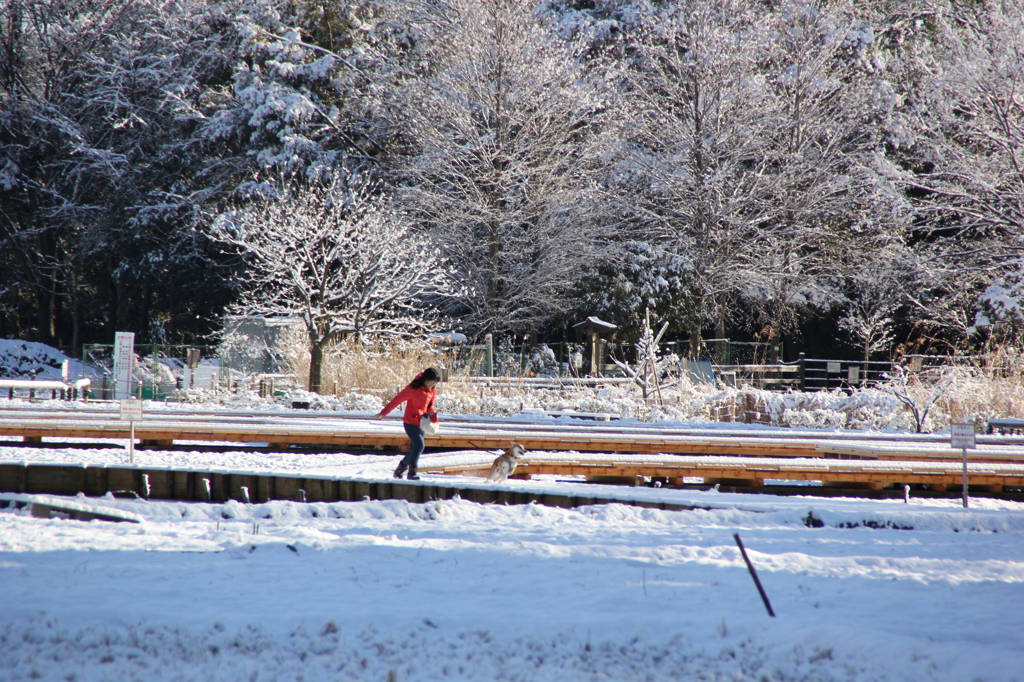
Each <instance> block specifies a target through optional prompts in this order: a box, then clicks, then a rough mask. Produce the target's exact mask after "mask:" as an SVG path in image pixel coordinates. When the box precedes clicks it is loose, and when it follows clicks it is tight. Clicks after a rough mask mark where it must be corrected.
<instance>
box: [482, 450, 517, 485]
mask: <svg viewBox="0 0 1024 682" xmlns="http://www.w3.org/2000/svg"><path fill="white" fill-rule="evenodd" d="M525 454H526V448H524V447H523V446H522V445H520V444H519V443H512V445H510V446H509V447H507V448H505V453H504V454H502V455H499V456H498V457H497V458H496V459H495V460H494V464H492V465H491V473H489V474H487V480H488V481H489V482H491V483H504V482H505V479H507V478H508V477H509V476H511V475H512V474H513V473H515V470H516V466H517V465H518V464H519V460H520V459H522V458H523V455H525Z"/></svg>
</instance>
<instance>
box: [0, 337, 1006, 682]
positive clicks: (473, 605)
mask: <svg viewBox="0 0 1024 682" xmlns="http://www.w3.org/2000/svg"><path fill="white" fill-rule="evenodd" d="M28 350H36V351H38V350H39V349H26V350H24V352H23V351H22V350H18V353H21V354H22V355H27V354H29V353H28ZM40 352H41V351H40ZM37 355H38V353H37ZM19 357H21V355H19ZM57 359H59V358H56V359H53V360H52V361H51V360H47V361H46V362H41V363H39V364H40V365H46V367H47V368H48V369H47V370H46V372H42V371H40V372H34V371H33V372H32V374H34V375H36V376H45V375H47V373H52V371H53V366H54V365H56V366H59V363H56V360H57ZM210 397H211V396H204V395H202V394H201V392H196V394H195V395H194V396H190V397H189V399H190V400H195V401H201V404H195V405H192V406H190V407H194V408H195V409H198V410H203V411H214V412H215V411H221V410H225V409H227V408H235V409H249V410H255V411H269V412H274V411H277V412H280V411H283V410H285V409H286V408H285V407H283V406H281V405H277V404H269V403H265V402H259V401H257V400H253V399H252V397H251V396H248V397H247V396H239V397H233V398H230V400H228V401H227V402H225V401H224V400H223V399H219V403H220V404H213V403H212V402H210V401H208V400H207V399H208V398H210ZM840 398H841V397H840V396H837V397H835V400H839V399H840ZM852 398H855V399H857V400H859V401H860V402H859V403H851V405H852V406H851V407H849V408H846V407H843V408H842V409H845V410H847V412H848V413H849V418H846V417H844V419H846V421H843V420H838V421H837V420H833V419H831V418H830V419H825V420H824V421H822V420H820V419H819V420H818V421H822V423H823V424H824V425H826V426H830V428H832V429H835V428H837V424H838V423H839V422H842V423H844V424H850V423H852V422H853V421H856V422H857V423H861V424H869V423H870V424H876V425H877V424H881V423H884V424H890V423H892V421H891V420H890V419H889V417H888V416H887V414H886V412H885V410H886V409H891V403H887V402H886V401H883V400H879V399H876V397H874V396H867V395H863V396H861V397H859V398H858V397H857V396H853V397H852ZM620 399H621V400H625V399H626V398H624V397H623V396H621V395H620V394H619V393H615V395H612V394H610V393H609V394H603V395H602V394H595V395H592V396H589V397H587V396H583V397H582V398H581V399H580V402H579V403H573V404H567V405H564V406H559V405H548V404H538V405H531V404H530V400H531V397H530V396H522V397H520V396H502V397H500V399H499V398H492V399H490V401H491V403H494V404H491V405H490V407H489V408H488V409H493V410H494V411H496V412H497V413H504V412H507V411H508V410H512V411H520V410H522V409H523V408H524V407H526V408H529V407H535V408H542V409H563V407H565V408H568V409H577V410H584V411H586V410H589V411H595V410H599V411H611V412H615V413H617V414H619V415H620V416H623V417H626V416H628V415H630V414H634V413H636V411H635V409H634V408H632V407H630V406H629V405H626V404H625V403H623V405H621V406H620V405H618V404H617V403H612V402H609V401H610V400H620ZM816 399H819V398H816ZM828 399H829V397H828V396H821V397H820V400H822V401H825V400H828ZM498 400H500V401H504V402H502V403H501V404H500V405H498V404H497V401H498ZM781 400H795V398H794V397H792V396H790V397H782V398H781V399H780V401H781ZM336 402H337V401H336ZM379 403H380V398H379V397H378V396H357V395H353V396H349V397H348V398H346V399H345V400H343V401H341V402H340V403H338V404H331V405H325V406H324V407H325V408H327V409H347V410H361V411H364V412H366V413H367V414H372V412H373V411H374V410H376V409H379ZM0 404H2V405H0V406H2V407H6V408H15V409H18V410H20V409H25V408H26V407H27V404H26V403H25V401H20V400H14V401H4V400H2V399H0ZM97 407H98V405H97V404H96V403H92V404H90V405H89V406H84V405H82V404H77V405H69V404H61V403H58V402H56V401H54V402H46V403H35V404H33V406H32V408H33V409H42V410H57V409H62V410H63V409H81V410H84V409H90V410H92V409H97ZM181 407H182V406H181V405H179V406H178V407H177V408H173V407H172V406H164V405H161V404H156V403H154V404H152V405H148V407H147V410H152V411H153V412H160V411H164V412H167V413H168V414H169V413H170V412H171V411H172V410H173V409H180V408H181ZM454 407H455V401H454V400H453V401H452V404H451V406H450V411H452V412H455V411H456V410H455V409H454ZM811 407H813V408H814V409H815V410H819V411H821V410H826V411H828V410H831V411H830V412H828V414H832V413H836V414H839V412H837V411H836V410H835V409H834V407H835V404H834V403H829V404H825V403H824V402H822V405H821V406H813V405H812V406H811ZM620 408H621V409H620ZM783 408H785V409H786V410H795V409H796V407H793V406H787V405H785V404H783V403H782V402H780V403H779V409H778V411H779V413H780V414H782V412H783ZM110 409H114V408H113V407H111V408H110ZM772 409H775V408H772ZM802 409H804V408H802ZM690 412H692V413H693V414H697V413H698V412H699V410H690ZM682 413H683V411H680V414H682ZM805 413H806V414H808V415H812V416H813V414H817V413H812V412H806V409H805ZM861 413H863V415H864V416H857V418H856V419H854V416H856V415H859V414H861ZM822 414H824V412H822ZM843 414H847V413H846V412H844V413H843ZM665 416H666V415H662V418H664V417H665ZM667 416H669V417H673V415H667ZM678 416H679V415H675V416H674V418H678ZM535 418H536V419H537V420H539V421H541V422H543V423H544V424H545V427H547V426H549V425H551V424H552V423H553V422H555V423H557V422H558V421H560V420H554V419H550V418H548V417H545V416H543V415H535ZM815 419H818V418H817V417H815ZM887 420H888V421H887ZM804 421H806V420H804ZM812 421H813V420H812ZM627 422H628V420H626V421H624V422H619V423H620V424H622V425H626V423H627ZM790 422H791V424H796V423H798V422H793V421H792V419H790ZM637 424H638V422H637ZM799 424H800V425H801V426H805V427H806V426H807V424H803V423H802V422H799ZM679 425H680V424H679V423H677V424H676V426H679ZM391 426H394V425H391ZM715 426H716V423H715V422H713V421H709V420H707V419H706V418H704V419H701V420H695V421H694V422H693V423H690V424H689V427H690V428H704V429H706V428H713V427H715ZM381 427H382V428H386V427H385V426H384V425H382V426H381ZM730 428H735V426H731V427H730ZM746 428H749V429H757V430H760V431H770V430H771V428H770V427H765V426H754V425H749V426H747V427H746ZM783 431H784V432H787V433H790V434H792V433H793V431H792V430H783ZM852 433H853V432H851V433H849V434H847V435H852ZM856 433H860V434H862V435H863V434H865V432H864V431H858V432H856ZM867 433H870V432H867ZM212 445H214V444H210V443H195V444H194V446H190V447H189V448H185V449H181V448H178V449H174V450H151V449H147V450H140V451H137V452H136V453H135V458H136V463H137V464H139V465H142V466H154V467H155V466H160V467H182V468H212V469H232V470H247V471H280V472H290V473H295V474H305V475H310V476H313V475H331V476H349V477H362V478H368V479H376V480H387V479H388V476H389V472H390V471H391V469H393V468H394V466H395V463H396V461H397V458H396V457H395V456H388V455H363V456H353V455H347V454H344V453H301V452H297V451H291V452H287V451H286V452H266V451H259V450H255V449H254V450H250V451H246V450H226V451H225V450H221V449H218V448H215V447H211V446H212ZM124 446H125V444H124V443H111V442H109V441H108V442H106V443H96V444H95V447H90V448H81V447H77V448H76V447H69V446H67V445H66V444H62V443H60V442H50V441H48V442H46V443H45V444H44V446H42V447H26V446H24V445H23V444H21V443H20V442H17V441H16V440H14V439H0V461H18V462H21V461H30V462H74V463H91V464H124V463H126V461H127V452H126V450H125V447H124ZM490 457H493V453H487V452H482V451H469V452H463V453H459V454H444V455H441V454H430V453H428V454H427V455H425V456H424V458H423V460H422V461H421V464H422V465H423V466H428V465H429V464H431V463H440V462H441V461H450V460H452V459H453V458H454V459H463V460H466V461H487V459H488V458H490ZM461 482H462V483H463V484H465V485H491V484H486V483H483V482H482V481H481V479H468V478H467V479H463V480H462V481H461ZM505 485H507V486H509V487H512V488H517V487H520V488H523V489H530V490H539V491H544V492H554V493H558V494H564V495H573V494H575V495H580V496H588V495H592V494H593V493H594V491H595V488H594V487H593V486H589V485H587V484H584V483H581V482H574V481H564V480H556V479H554V478H553V477H541V478H540V479H539V480H533V481H520V480H510V481H508V482H507V483H506V484H505ZM602 491H603V492H607V493H609V494H613V495H615V496H618V497H619V499H642V500H645V501H653V502H657V501H664V502H671V503H674V504H679V505H691V506H694V507H697V508H698V509H696V510H694V511H660V510H657V509H644V508H640V507H633V506H628V505H625V504H604V505H596V506H591V507H582V508H578V509H573V510H566V509H557V508H548V507H543V506H539V505H526V506H498V505H486V506H484V505H478V504H475V503H472V502H468V501H465V500H459V499H455V500H445V501H436V502H431V503H427V504H422V505H416V504H409V503H407V502H404V501H363V502H339V503H313V504H299V503H294V502H270V503H266V504H253V505H244V504H240V503H237V502H229V503H226V504H201V503H185V502H159V501H142V500H122V499H114V498H112V497H106V498H101V499H90V498H85V497H79V498H73V499H68V498H64V499H63V500H61V499H60V498H56V499H55V498H52V497H34V498H33V497H26V496H18V495H13V494H6V495H2V496H0V681H2V682H7V681H11V682H15V681H20V680H55V681H65V682H79V681H88V680H118V681H120V680H132V679H138V680H247V681H254V682H258V681H264V680H282V681H283V680H382V681H384V680H387V681H392V682H395V681H406V680H439V679H451V680H559V681H561V680H730V681H735V680H750V681H757V682H762V681H769V682H778V681H782V680H815V681H823V680H862V681H865V682H867V681H878V680H892V681H894V682H895V681H914V680H934V681H941V682H945V681H947V680H949V681H959V680H964V681H965V682H974V681H975V680H985V681H991V682H1009V681H1012V680H1024V646H1022V645H1021V642H1024V597H1022V595H1024V504H1020V503H1015V502H1009V501H1000V500H992V499H973V500H972V504H971V507H970V509H963V508H961V506H960V501H959V500H957V499H951V500H945V499H930V500H924V499H917V498H911V499H910V500H909V503H904V501H903V500H900V499H897V500H857V499H836V498H820V497H773V496H771V495H759V496H754V495H735V494H724V493H717V492H713V491H707V492H701V491H693V490H670V489H664V488H662V489H653V488H614V489H613V488H610V487H606V488H602ZM612 491H614V492H612ZM47 499H49V500H50V501H55V502H60V503H63V504H71V505H81V506H86V507H99V508H103V509H106V510H107V511H110V510H117V511H119V512H121V513H125V514H126V515H129V516H131V518H133V519H136V520H139V522H138V523H131V522H124V523H112V522H107V521H91V522H84V521H75V520H68V519H57V518H53V519H40V518H33V517H32V516H31V515H30V511H29V510H30V506H29V505H28V503H30V502H31V501H32V500H35V501H46V500H47ZM5 505H6V506H5ZM808 521H813V523H810V524H809V523H808ZM737 533H738V534H739V535H740V536H741V537H742V539H743V542H744V544H745V545H746V547H747V549H748V552H749V554H750V557H751V559H752V561H753V563H754V565H755V566H756V567H757V569H758V571H759V575H760V578H761V580H762V582H763V585H764V588H765V590H766V592H767V595H768V597H769V598H770V599H771V603H772V606H773V608H774V610H775V612H776V614H777V617H775V618H772V617H769V616H768V614H767V612H766V609H765V607H764V605H763V604H762V602H761V599H760V596H759V595H758V592H757V590H756V588H755V586H754V583H753V581H752V579H751V576H750V574H749V573H748V572H747V568H746V566H745V564H744V562H743V560H742V558H741V556H740V554H739V551H738V549H737V546H736V543H735V540H734V537H733V536H734V534H737Z"/></svg>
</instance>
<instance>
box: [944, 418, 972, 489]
mask: <svg viewBox="0 0 1024 682" xmlns="http://www.w3.org/2000/svg"><path fill="white" fill-rule="evenodd" d="M949 436H950V442H951V444H952V446H953V448H954V449H956V448H959V449H961V450H963V452H964V509H967V508H968V507H969V506H971V505H970V500H969V499H968V496H967V451H968V450H973V449H975V448H976V447H977V445H976V444H975V439H974V424H950V425H949Z"/></svg>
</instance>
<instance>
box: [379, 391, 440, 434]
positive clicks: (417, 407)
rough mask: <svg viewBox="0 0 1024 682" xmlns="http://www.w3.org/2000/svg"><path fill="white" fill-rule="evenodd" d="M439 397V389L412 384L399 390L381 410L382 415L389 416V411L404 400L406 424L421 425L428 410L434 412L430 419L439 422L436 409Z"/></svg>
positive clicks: (404, 420)
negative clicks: (422, 418)
mask: <svg viewBox="0 0 1024 682" xmlns="http://www.w3.org/2000/svg"><path fill="white" fill-rule="evenodd" d="M436 397H437V391H435V390H434V389H432V388H427V387H426V386H420V387H419V388H413V387H412V385H411V384H410V385H409V386H406V387H405V388H403V389H402V390H401V391H399V392H398V395H396V396H395V397H394V398H392V399H391V402H390V403H388V404H387V405H385V406H384V409H383V410H381V411H380V414H381V416H387V414H388V412H390V411H391V410H393V409H395V408H396V407H398V406H399V405H400V404H402V403H403V402H404V403H405V416H403V417H402V421H403V422H405V423H406V424H412V425H413V426H416V427H418V426H419V425H420V418H421V417H423V415H425V414H427V413H428V412H430V413H434V414H433V415H432V416H431V417H430V421H432V422H435V423H436V422H437V414H436V412H435V410H434V398H436Z"/></svg>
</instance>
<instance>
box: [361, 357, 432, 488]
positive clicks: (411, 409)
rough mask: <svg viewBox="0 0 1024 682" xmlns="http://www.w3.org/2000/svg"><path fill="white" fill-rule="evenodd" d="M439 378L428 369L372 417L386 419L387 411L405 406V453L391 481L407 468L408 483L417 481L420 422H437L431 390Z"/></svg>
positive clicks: (420, 445)
mask: <svg viewBox="0 0 1024 682" xmlns="http://www.w3.org/2000/svg"><path fill="white" fill-rule="evenodd" d="M439 379H440V377H439V376H438V375H437V370H435V369H434V368H433V367H428V368H427V369H425V370H423V372H422V373H420V374H418V375H417V376H416V378H415V379H413V380H412V382H411V383H410V384H409V385H408V386H406V387H405V388H403V389H402V390H401V391H399V393H398V395H396V396H395V397H394V398H392V399H391V402H390V403H388V404H387V405H385V406H384V409H382V410H381V411H380V412H379V413H378V414H376V415H375V416H374V419H381V418H383V417H385V416H387V414H388V412H390V411H391V410H393V409H395V408H396V407H398V406H399V405H401V404H402V403H405V416H403V417H402V425H403V426H404V427H405V433H406V434H407V435H408V436H409V452H407V453H406V454H405V457H403V458H402V461H401V462H400V463H399V464H398V468H397V469H395V478H401V477H402V474H404V473H405V470H406V469H408V470H409V480H410V481H418V480H419V479H420V477H419V476H417V475H416V466H417V465H418V464H419V461H420V455H421V454H423V447H424V442H423V436H424V433H423V429H421V428H420V419H422V418H423V416H424V415H426V416H429V417H430V421H432V422H434V423H435V424H436V423H437V411H436V410H435V409H434V398H436V397H437V391H435V390H434V387H435V386H437V382H438V380H439Z"/></svg>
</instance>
